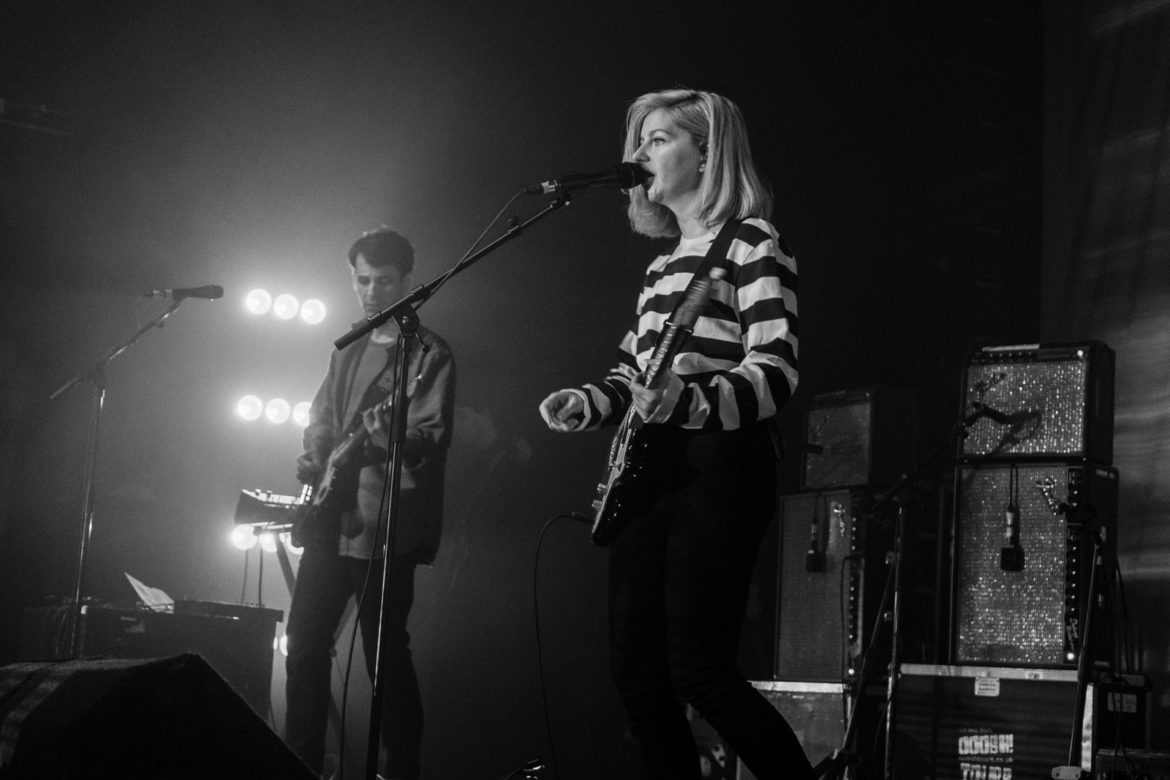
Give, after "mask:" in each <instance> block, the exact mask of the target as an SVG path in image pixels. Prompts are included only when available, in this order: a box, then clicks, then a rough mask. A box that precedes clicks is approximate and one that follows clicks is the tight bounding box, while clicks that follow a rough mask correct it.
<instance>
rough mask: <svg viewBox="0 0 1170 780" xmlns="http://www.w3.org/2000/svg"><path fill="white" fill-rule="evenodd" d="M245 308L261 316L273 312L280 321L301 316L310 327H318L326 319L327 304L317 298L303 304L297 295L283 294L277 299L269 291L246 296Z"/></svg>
mask: <svg viewBox="0 0 1170 780" xmlns="http://www.w3.org/2000/svg"><path fill="white" fill-rule="evenodd" d="M244 308H245V309H247V310H248V311H249V312H251V313H252V314H256V315H261V314H268V313H269V312H271V313H272V314H273V316H275V317H276V318H277V319H280V320H291V319H293V318H294V317H296V316H297V315H298V314H300V316H301V319H302V320H303V321H305V322H307V323H309V324H310V325H318V324H320V323H321V322H322V321H324V319H325V313H326V312H325V304H324V303H322V302H321V301H319V300H317V299H316V298H309V299H308V300H306V301H304V302H303V303H302V302H301V301H299V300H297V297H296V296H295V295H290V294H288V293H282V294H280V295H278V296H276V297H275V298H273V297H272V293H270V292H268V291H267V290H260V289H257V290H252V291H251V292H250V293H248V294H247V295H246V296H244Z"/></svg>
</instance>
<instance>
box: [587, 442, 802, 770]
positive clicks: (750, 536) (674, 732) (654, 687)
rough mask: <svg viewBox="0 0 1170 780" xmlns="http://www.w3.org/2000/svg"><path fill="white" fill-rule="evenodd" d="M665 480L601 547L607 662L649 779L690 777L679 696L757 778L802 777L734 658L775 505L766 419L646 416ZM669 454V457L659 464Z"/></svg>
mask: <svg viewBox="0 0 1170 780" xmlns="http://www.w3.org/2000/svg"><path fill="white" fill-rule="evenodd" d="M646 433H647V436H648V441H649V444H650V448H649V455H648V458H650V459H652V462H655V463H657V464H658V465H657V466H656V469H655V471H656V473H654V474H653V475H651V477H652V478H653V479H655V480H656V481H658V482H659V483H660V485H661V486H662V488H663V493H662V495H661V497H660V499H659V500H658V501H657V503H656V504H655V506H654V508H653V509H652V510H651V511H650V512H649V513H648V514H646V515H644V516H642V517H639V518H637V519H635V520H634V521H633V522H632V523H630V524H629V525H628V526H626V527H625V528H624V529H623V530H622V531H620V532H619V534H618V536H617V538H616V539H615V540H614V541H613V543H612V544H611V546H610V554H609V620H610V662H611V668H612V672H613V677H614V681H615V683H616V685H617V688H618V693H619V694H620V696H621V698H622V701H623V703H624V704H625V708H626V714H627V716H628V718H629V723H630V730H631V733H632V734H633V735H634V738H635V739H636V740H637V742H638V746H639V750H640V752H641V756H642V762H643V764H644V766H645V767H646V771H647V775H648V777H649V778H651V780H699V778H700V765H699V757H698V750H697V747H696V745H695V741H694V738H693V736H692V733H691V729H690V725H689V724H688V722H687V720H686V716H685V709H684V706H683V702H684V701H685V702H689V703H690V704H691V705H693V706H694V707H695V709H696V710H697V711H698V712H699V713H700V714H701V715H702V716H703V717H704V718H705V719H706V720H707V722H708V723H710V724H711V725H712V726H713V727H714V728H715V729H716V730H717V731H718V732H719V733H720V734H721V735H722V736H723V738H724V739H726V740H727V742H728V743H729V744H730V745H731V747H732V748H733V749H734V750H735V752H736V753H737V754H738V755H739V757H740V758H741V759H742V760H743V762H744V763H745V764H746V765H747V766H748V767H749V768H750V769H751V770H752V772H753V773H754V774H755V775H756V777H758V778H760V780H778V779H779V778H799V779H800V780H805V779H806V778H812V777H813V773H812V767H811V765H810V764H809V761H808V758H807V757H806V756H805V754H804V750H803V749H802V748H801V746H800V743H799V741H797V739H796V736H795V735H794V734H793V732H792V729H791V728H790V727H789V726H788V723H787V722H786V721H785V720H784V718H783V717H782V716H781V715H780V714H779V713H778V712H777V711H776V710H775V709H774V708H773V707H772V706H771V705H770V704H769V703H768V702H767V700H766V699H764V698H763V696H761V695H760V694H759V692H758V691H756V690H755V689H754V688H753V687H752V686H751V684H750V683H748V682H747V681H746V680H745V679H744V677H743V675H742V674H741V672H740V671H739V668H738V664H737V662H736V656H737V646H738V641H739V635H740V630H741V627H742V623H743V616H744V609H745V604H746V601H747V593H748V588H749V586H750V582H751V574H752V568H753V566H754V564H755V559H756V554H757V551H758V549H759V546H760V541H761V539H762V537H763V534H764V531H765V529H766V528H767V525H768V523H769V522H770V521H771V518H772V515H773V508H774V504H775V487H776V480H775V456H774V449H773V446H772V442H771V441H770V439H769V437H768V433H767V431H766V429H765V426H763V425H760V426H755V427H753V428H751V429H748V430H744V431H739V432H721V433H685V432H682V431H679V430H677V429H669V428H666V427H665V426H647V428H646ZM664 463H668V464H669V465H668V466H663V465H662V464H664Z"/></svg>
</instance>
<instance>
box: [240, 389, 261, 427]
mask: <svg viewBox="0 0 1170 780" xmlns="http://www.w3.org/2000/svg"><path fill="white" fill-rule="evenodd" d="M263 413H264V402H263V401H261V400H260V399H259V398H257V397H256V396H254V395H246V396H244V397H243V398H241V399H240V400H238V401H236V414H238V415H239V416H240V417H243V418H244V419H245V420H248V421H249V422H250V421H252V420H259V419H260V415H261V414H263Z"/></svg>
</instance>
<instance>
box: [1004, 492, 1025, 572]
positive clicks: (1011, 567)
mask: <svg viewBox="0 0 1170 780" xmlns="http://www.w3.org/2000/svg"><path fill="white" fill-rule="evenodd" d="M1003 514H1004V523H1003V538H1004V541H1005V542H1007V544H1006V545H1005V546H1004V547H1001V548H1000V550H999V568H1001V569H1003V570H1004V571H1023V569H1024V548H1023V547H1021V546H1020V510H1019V509H1017V508H1016V506H1015V505H1014V504H1008V505H1007V509H1006V510H1005V511H1004V513H1003Z"/></svg>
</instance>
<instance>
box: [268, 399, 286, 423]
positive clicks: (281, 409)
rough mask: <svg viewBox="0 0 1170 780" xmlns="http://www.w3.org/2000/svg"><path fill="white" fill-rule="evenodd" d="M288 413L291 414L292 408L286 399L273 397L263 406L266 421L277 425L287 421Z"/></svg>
mask: <svg viewBox="0 0 1170 780" xmlns="http://www.w3.org/2000/svg"><path fill="white" fill-rule="evenodd" d="M290 414H292V409H291V408H290V407H289V405H288V401H286V400H284V399H283V398H273V399H272V400H271V401H269V402H268V405H267V406H265V407H264V416H265V417H267V418H268V422H270V423H276V424H277V425H279V424H280V423H283V422H287V421H288V417H289V415H290Z"/></svg>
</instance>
